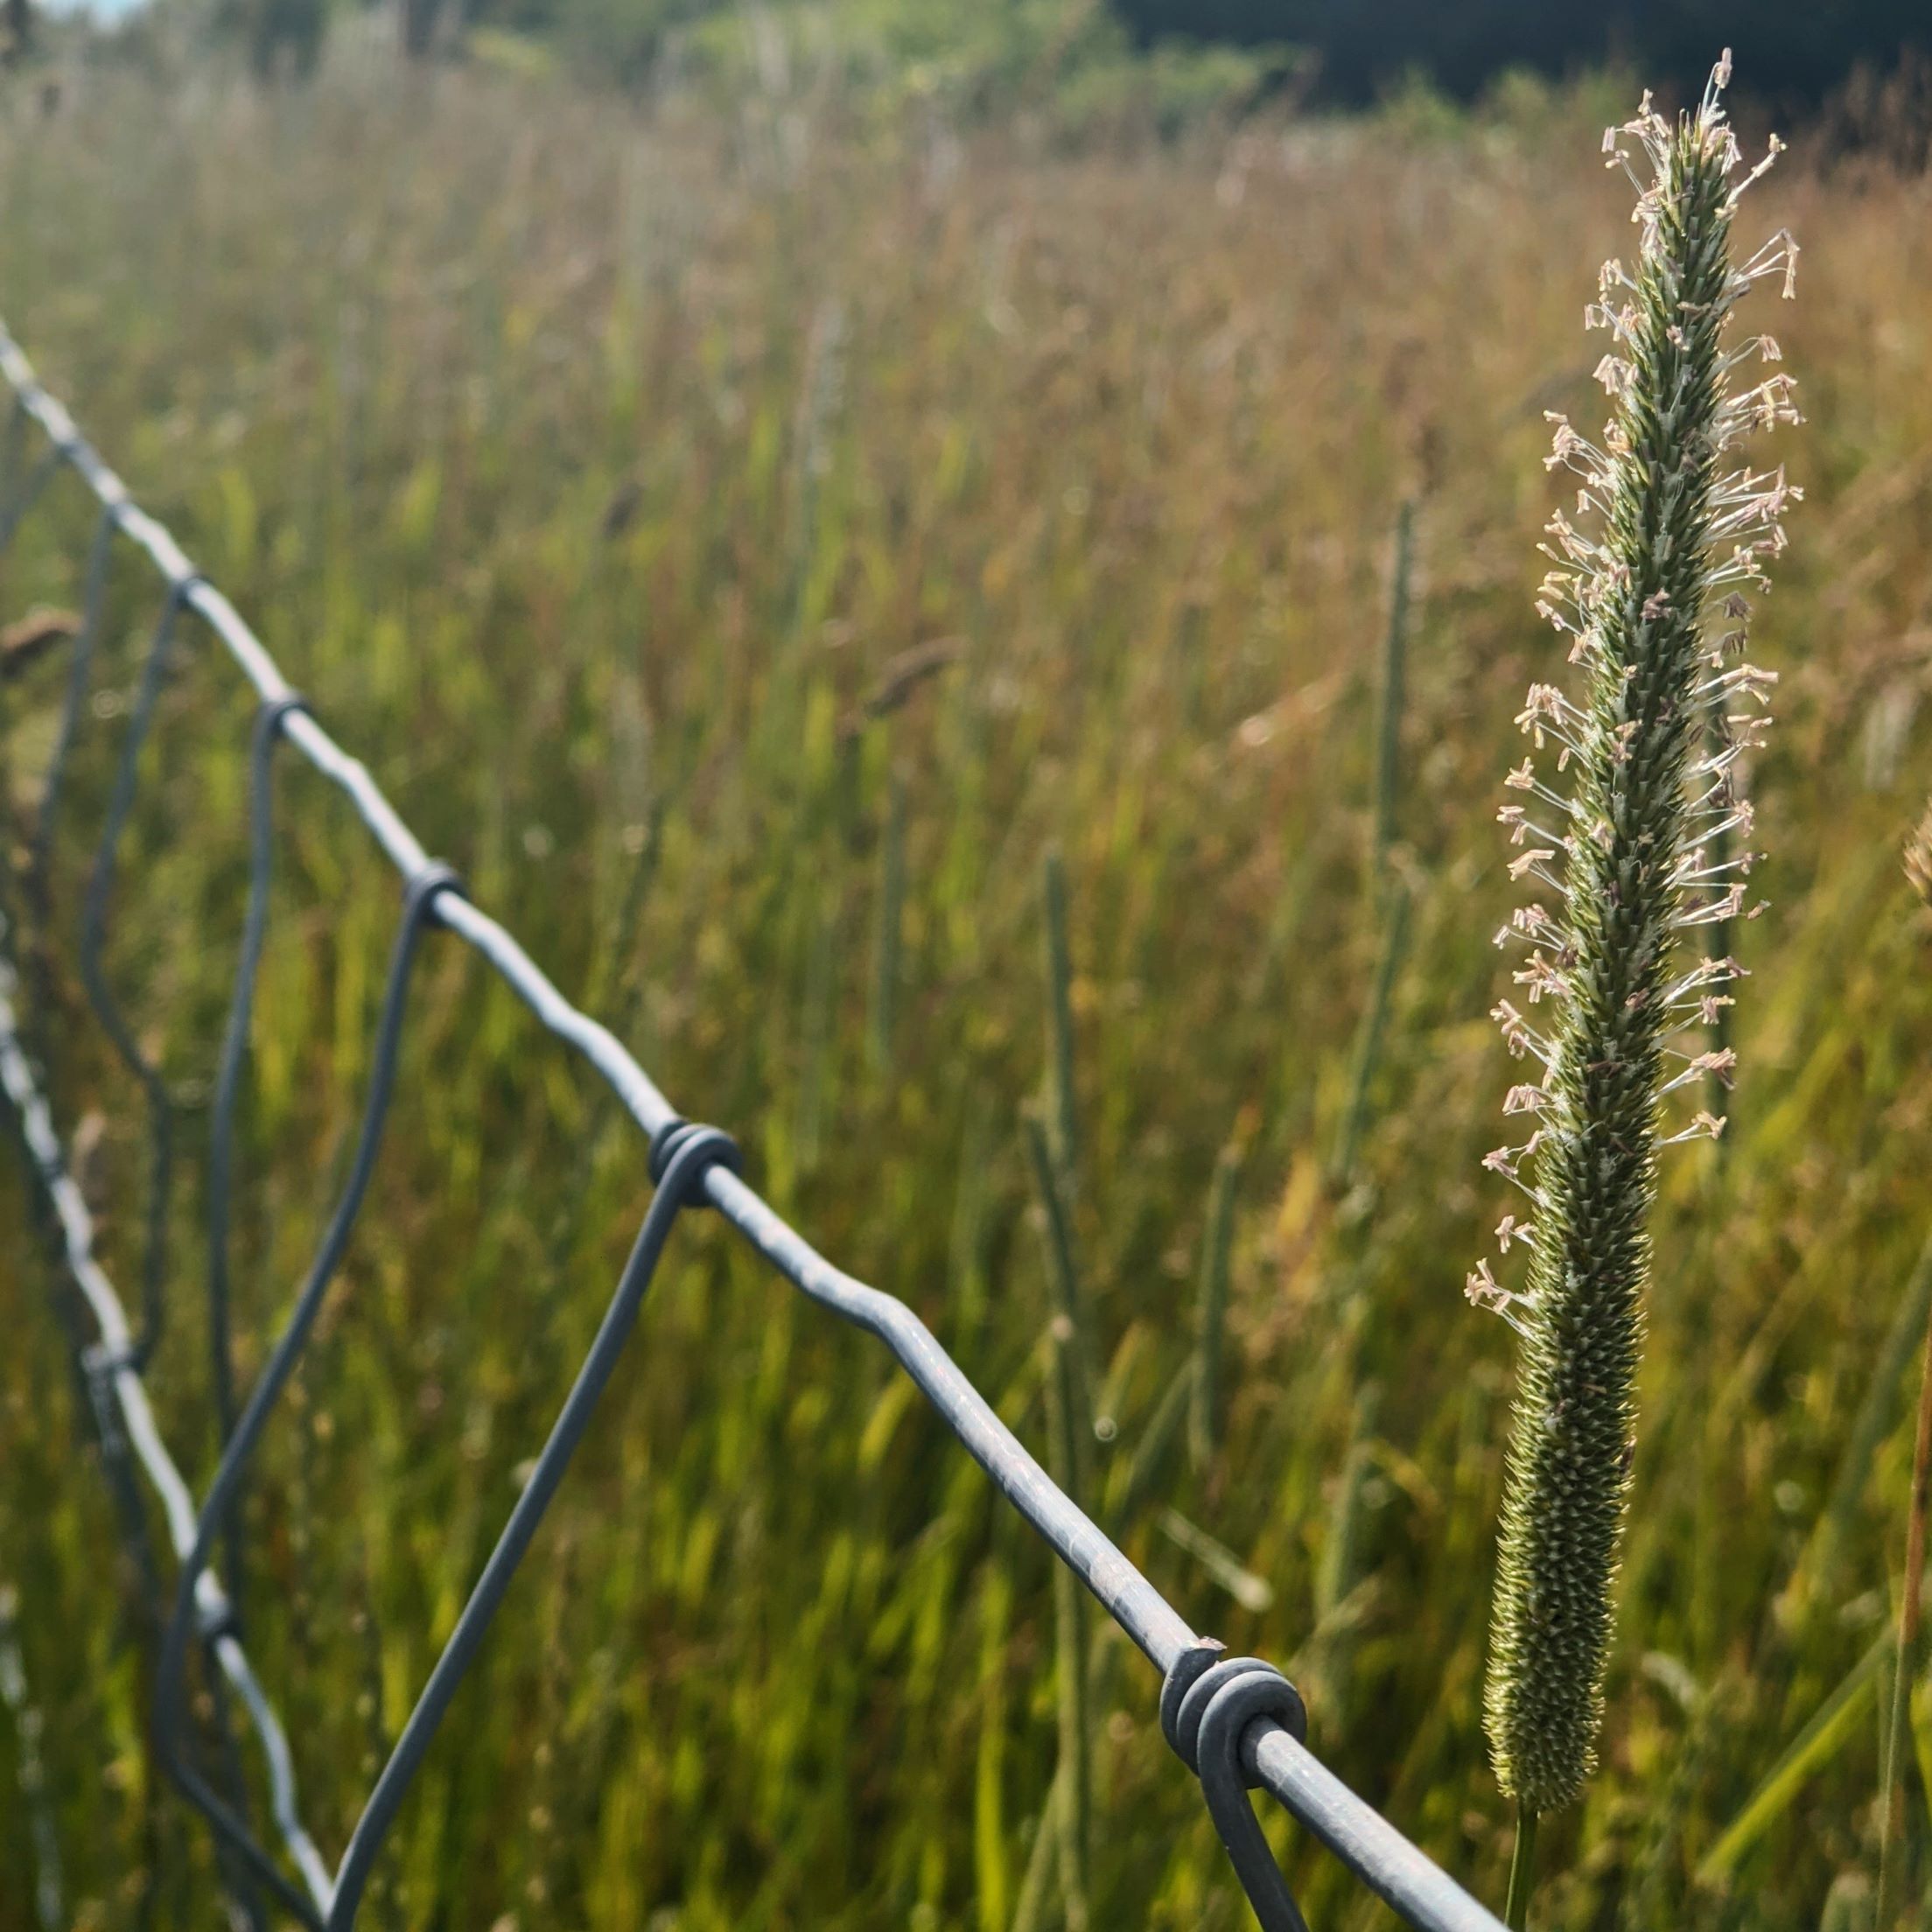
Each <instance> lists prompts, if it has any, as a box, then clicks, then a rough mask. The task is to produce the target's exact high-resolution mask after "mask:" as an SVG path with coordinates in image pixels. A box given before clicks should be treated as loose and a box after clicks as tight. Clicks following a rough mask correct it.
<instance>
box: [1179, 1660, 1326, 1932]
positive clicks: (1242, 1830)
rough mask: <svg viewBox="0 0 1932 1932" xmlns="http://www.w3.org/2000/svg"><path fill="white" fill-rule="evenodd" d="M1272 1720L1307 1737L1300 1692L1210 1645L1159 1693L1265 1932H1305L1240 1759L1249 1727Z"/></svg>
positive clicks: (1263, 1667)
mask: <svg viewBox="0 0 1932 1932" xmlns="http://www.w3.org/2000/svg"><path fill="white" fill-rule="evenodd" d="M1263 1719H1273V1720H1274V1722H1276V1723H1277V1724H1278V1725H1280V1726H1281V1727H1282V1728H1283V1729H1284V1730H1285V1731H1286V1732H1287V1733H1288V1734H1289V1735H1290V1736H1291V1737H1292V1738H1293V1739H1294V1740H1295V1742H1296V1743H1297V1744H1301V1743H1305V1742H1306V1740H1307V1736H1308V1712H1307V1707H1306V1705H1304V1704H1303V1703H1302V1701H1301V1693H1300V1692H1299V1691H1297V1690H1296V1689H1295V1687H1294V1685H1293V1684H1290V1683H1289V1681H1288V1680H1287V1678H1286V1677H1283V1676H1282V1674H1281V1672H1280V1671H1279V1670H1276V1668H1275V1667H1274V1665H1273V1664H1271V1663H1264V1661H1263V1660H1262V1659H1261V1658H1259V1657H1230V1656H1227V1655H1226V1652H1225V1647H1224V1646H1222V1644H1220V1643H1218V1642H1215V1640H1214V1639H1213V1638H1211V1637H1208V1638H1203V1639H1202V1640H1201V1642H1199V1643H1197V1644H1195V1645H1194V1647H1193V1648H1192V1649H1187V1650H1183V1651H1182V1652H1181V1654H1180V1656H1178V1657H1176V1658H1175V1659H1174V1661H1173V1664H1172V1665H1171V1666H1170V1667H1169V1669H1168V1671H1167V1676H1166V1680H1165V1681H1164V1682H1163V1683H1162V1684H1161V1687H1160V1728H1161V1730H1162V1732H1163V1733H1164V1734H1165V1735H1166V1740H1167V1741H1168V1743H1169V1744H1170V1745H1172V1746H1173V1748H1174V1752H1175V1754H1176V1755H1177V1756H1178V1757H1179V1758H1180V1761H1181V1762H1182V1763H1183V1764H1185V1765H1186V1766H1187V1768H1188V1769H1189V1770H1190V1771H1192V1772H1193V1773H1194V1775H1195V1776H1196V1777H1197V1778H1199V1779H1200V1780H1201V1795H1202V1796H1204V1797H1205V1798H1206V1799H1207V1801H1208V1817H1210V1818H1212V1819H1213V1820H1214V1823H1215V1831H1217V1832H1219V1833H1220V1835H1221V1842H1222V1845H1224V1846H1225V1847H1226V1848H1227V1852H1228V1858H1229V1863H1230V1864H1231V1865H1233V1866H1234V1868H1235V1876H1236V1878H1238V1879H1239V1880H1241V1885H1242V1889H1243V1891H1244V1892H1246V1893H1247V1894H1248V1901H1249V1903H1250V1905H1252V1906H1253V1907H1254V1908H1255V1916H1256V1918H1257V1920H1259V1921H1260V1922H1261V1926H1262V1932H1307V1923H1306V1921H1305V1920H1304V1919H1303V1917H1302V1915H1301V1912H1300V1910H1299V1908H1298V1907H1297V1906H1296V1904H1295V1901H1294V1896H1293V1894H1292V1893H1291V1892H1290V1891H1289V1889H1288V1885H1287V1881H1286V1880H1285V1879H1284V1878H1283V1877H1282V1875H1281V1868H1280V1867H1279V1866H1278V1865H1277V1864H1276V1863H1275V1856H1274V1853H1273V1852H1271V1851H1270V1850H1269V1849H1268V1841H1267V1839H1266V1838H1264V1837H1263V1835H1262V1830H1261V1826H1260V1824H1258V1823H1257V1821H1256V1818H1255V1814H1254V1809H1253V1807H1252V1806H1251V1805H1250V1803H1248V1794H1249V1792H1250V1791H1251V1790H1258V1789H1261V1784H1262V1781H1261V1779H1260V1778H1259V1777H1257V1775H1254V1774H1253V1773H1252V1772H1251V1771H1250V1769H1249V1768H1248V1763H1247V1761H1246V1759H1245V1758H1244V1757H1243V1743H1244V1741H1245V1740H1246V1738H1247V1736H1248V1733H1249V1730H1250V1727H1251V1726H1254V1725H1256V1724H1257V1723H1259V1722H1261V1721H1262V1720H1263Z"/></svg>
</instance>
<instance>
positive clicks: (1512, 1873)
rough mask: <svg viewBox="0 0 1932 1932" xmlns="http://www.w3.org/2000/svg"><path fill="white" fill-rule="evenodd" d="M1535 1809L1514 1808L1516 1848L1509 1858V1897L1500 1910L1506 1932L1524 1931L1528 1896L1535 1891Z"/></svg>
mask: <svg viewBox="0 0 1932 1932" xmlns="http://www.w3.org/2000/svg"><path fill="white" fill-rule="evenodd" d="M1536 1858H1537V1809H1536V1807H1535V1806H1534V1805H1532V1804H1519V1805H1517V1807H1516V1851H1515V1852H1514V1853H1513V1854H1512V1855H1511V1857H1510V1859H1509V1899H1508V1901H1506V1902H1505V1904H1504V1906H1503V1908H1502V1916H1503V1921H1504V1922H1505V1923H1506V1924H1507V1925H1508V1926H1509V1932H1524V1929H1525V1928H1526V1927H1527V1926H1528V1925H1529V1923H1530V1893H1531V1892H1532V1891H1534V1890H1535V1888H1536V1873H1535V1870H1534V1867H1535V1865H1536Z"/></svg>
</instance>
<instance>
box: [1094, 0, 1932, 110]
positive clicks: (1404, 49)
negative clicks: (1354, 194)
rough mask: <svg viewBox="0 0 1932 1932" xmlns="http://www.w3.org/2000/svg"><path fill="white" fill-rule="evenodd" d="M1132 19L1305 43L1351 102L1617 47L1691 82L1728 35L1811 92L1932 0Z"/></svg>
mask: <svg viewBox="0 0 1932 1932" xmlns="http://www.w3.org/2000/svg"><path fill="white" fill-rule="evenodd" d="M1112 4H1113V5H1114V7H1115V9H1116V11H1117V12H1118V13H1119V14H1120V16H1121V18H1123V19H1124V20H1125V21H1126V22H1127V24H1128V25H1129V26H1130V27H1131V28H1132V29H1133V30H1134V31H1135V32H1137V33H1138V34H1139V35H1140V36H1142V37H1143V38H1147V39H1158V38H1166V37H1169V36H1177V35H1178V36H1181V37H1185V38H1203V39H1221V40H1232V41H1239V42H1244V43H1248V44H1251V45H1259V44H1264V43H1269V42H1280V43H1284V44H1285V45H1290V46H1293V47H1297V48H1299V49H1302V50H1304V51H1305V52H1308V53H1310V54H1312V55H1313V56H1314V57H1315V59H1316V61H1317V63H1318V65H1317V66H1316V70H1315V80H1314V85H1315V88H1316V91H1317V92H1318V93H1319V94H1320V95H1321V96H1322V97H1323V98H1326V99H1328V100H1333V101H1341V102H1362V101H1367V100H1370V99H1372V98H1373V97H1374V96H1375V95H1376V93H1377V91H1378V90H1379V89H1381V88H1384V87H1386V86H1388V85H1389V84H1390V82H1392V81H1398V80H1400V79H1401V78H1402V77H1403V75H1404V73H1408V72H1411V71H1415V70H1419V71H1421V72H1423V73H1427V74H1428V75H1429V76H1430V77H1431V78H1432V80H1434V81H1435V82H1436V84H1437V85H1438V86H1439V87H1440V88H1444V89H1445V90H1446V92H1448V93H1450V94H1453V95H1459V96H1462V97H1464V98H1467V96H1469V95H1474V94H1476V93H1479V92H1480V91H1481V88H1483V87H1484V85H1485V84H1486V83H1487V82H1488V81H1490V80H1492V79H1493V78H1494V77H1495V75H1496V74H1498V73H1502V71H1503V70H1504V69H1506V68H1509V67H1531V68H1535V69H1537V70H1538V71H1539V72H1542V73H1551V74H1560V73H1566V72H1569V71H1571V70H1573V69H1580V68H1583V67H1586V66H1594V65H1597V64H1599V63H1600V62H1601V61H1603V60H1605V59H1622V60H1624V61H1625V62H1627V63H1628V65H1629V66H1632V67H1634V68H1635V69H1637V70H1639V71H1641V72H1642V73H1643V75H1644V76H1645V78H1646V79H1647V80H1652V81H1656V82H1657V83H1658V85H1659V87H1660V89H1661V88H1662V87H1663V86H1664V85H1669V86H1670V87H1671V88H1673V90H1674V91H1675V92H1677V94H1679V95H1691V94H1694V93H1695V92H1696V91H1697V90H1698V88H1702V86H1703V84H1704V77H1705V74H1706V73H1709V72H1710V69H1711V64H1712V61H1713V60H1714V59H1716V58H1717V56H1718V53H1719V51H1720V50H1721V49H1722V48H1723V47H1724V46H1726V45H1731V44H1734V45H1736V47H1737V50H1738V55H1739V78H1740V81H1748V82H1749V84H1750V87H1751V88H1752V90H1753V92H1754V93H1756V94H1759V95H1762V96H1765V97H1767V98H1768V99H1770V100H1772V101H1775V102H1789V103H1792V104H1812V103H1815V102H1818V101H1819V100H1821V99H1822V98H1823V97H1824V95H1827V94H1828V93H1830V92H1831V89H1832V88H1835V87H1836V86H1837V85H1838V82H1839V81H1842V80H1843V79H1844V78H1845V75H1846V73H1849V72H1850V71H1851V69H1852V67H1854V66H1857V65H1859V63H1860V62H1873V63H1885V62H1889V61H1891V60H1893V59H1895V58H1896V57H1897V55H1898V54H1899V52H1900V51H1901V48H1905V47H1913V48H1917V49H1920V50H1922V51H1927V52H1932V0H1751V4H1749V5H1748V6H1740V4H1739V0H1604V4H1599V5H1595V6H1561V5H1554V4H1551V0H1112Z"/></svg>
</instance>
